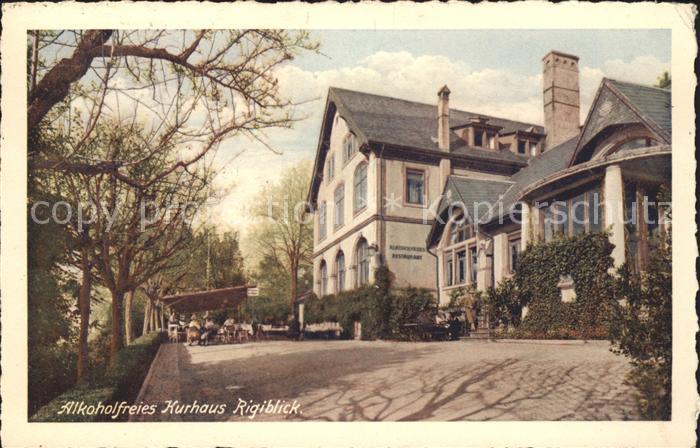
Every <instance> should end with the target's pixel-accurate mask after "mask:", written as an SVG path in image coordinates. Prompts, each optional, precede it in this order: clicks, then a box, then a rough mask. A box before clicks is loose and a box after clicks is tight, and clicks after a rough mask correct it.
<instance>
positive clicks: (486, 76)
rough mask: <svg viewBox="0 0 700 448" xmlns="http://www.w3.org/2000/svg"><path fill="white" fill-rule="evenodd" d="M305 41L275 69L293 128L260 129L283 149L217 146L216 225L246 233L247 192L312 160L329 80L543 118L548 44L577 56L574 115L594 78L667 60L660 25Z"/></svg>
mask: <svg viewBox="0 0 700 448" xmlns="http://www.w3.org/2000/svg"><path fill="white" fill-rule="evenodd" d="M312 38H313V39H315V40H317V41H318V42H319V43H320V54H314V53H309V54H304V55H301V56H299V57H298V58H297V59H295V60H294V61H292V62H291V63H288V64H286V65H284V66H282V67H280V68H279V69H278V70H277V72H276V76H277V78H278V80H279V83H280V90H281V93H282V95H285V96H287V97H289V98H290V99H292V100H294V101H296V102H303V103H304V104H303V105H301V106H299V107H297V108H296V109H295V110H294V113H295V115H296V116H297V117H298V118H300V121H298V122H297V123H295V125H294V126H293V128H292V129H289V130H271V131H268V133H267V135H266V139H267V141H268V143H269V144H270V145H271V146H272V147H273V148H275V149H276V150H278V151H280V152H281V153H282V154H281V155H276V154H274V153H272V152H271V151H269V150H268V149H266V148H264V147H263V146H262V145H260V144H258V143H256V142H250V141H247V140H243V139H232V140H228V141H226V142H225V143H224V144H222V147H221V148H220V150H219V153H218V156H217V163H219V165H220V171H219V174H218V176H217V178H216V179H215V185H216V186H217V187H219V188H222V189H224V190H225V191H226V192H227V193H226V194H225V196H224V197H223V199H222V200H221V201H220V202H219V203H218V204H217V205H215V206H214V207H213V210H212V218H211V219H212V220H213V221H215V223H216V224H217V225H219V226H220V227H221V228H222V229H228V228H230V229H238V230H239V231H241V232H242V233H243V234H244V235H245V233H246V230H247V229H249V228H250V226H251V225H253V222H254V221H253V220H251V218H250V216H249V213H248V212H247V207H248V206H249V204H250V203H251V200H252V198H253V197H255V195H256V193H257V192H259V191H260V189H261V188H262V187H263V186H264V185H265V184H266V183H269V182H275V181H276V180H277V179H279V176H280V174H281V173H282V172H283V171H284V169H285V168H286V167H288V166H289V165H291V164H294V163H297V162H299V161H302V160H306V161H308V163H312V161H313V158H314V156H315V151H316V146H317V141H318V135H319V130H320V126H321V120H322V118H323V117H322V113H323V108H324V105H325V99H326V93H327V90H328V87H330V86H336V87H344V88H349V89H355V90H360V91H365V92H369V93H376V94H381V95H388V96H395V97H398V98H404V99H408V100H414V101H420V102H426V103H434V102H435V101H436V96H437V95H436V94H437V91H438V89H439V88H440V87H441V86H442V85H444V84H447V85H448V86H449V88H450V90H451V92H452V94H451V96H450V107H451V108H456V109H464V110H468V111H473V112H481V113H484V114H490V115H495V116H500V117H503V118H511V119H517V120H522V121H526V122H532V123H537V124H542V121H543V111H542V76H541V71H542V65H541V59H542V57H543V56H544V55H545V54H546V53H547V52H548V51H550V50H552V49H555V50H559V51H563V52H566V53H571V54H575V55H578V56H579V57H580V60H579V71H580V90H581V122H583V120H584V119H585V115H586V113H587V112H588V108H589V106H590V103H591V101H592V99H593V96H594V95H595V91H596V89H597V87H598V85H599V83H600V81H601V79H602V78H603V77H609V78H614V79H619V80H624V81H630V82H637V83H641V84H649V85H651V84H653V83H655V81H656V78H657V76H659V75H660V74H661V73H662V72H663V71H665V70H669V71H670V66H671V33H670V31H668V30H573V31H572V30H553V31H545V30H469V31H462V30H459V31H457V30H455V31H445V30H423V31H393V30H392V31H388V30H332V31H313V32H312ZM238 153H241V154H240V155H239V156H238V157H236V158H235V159H234V160H233V161H231V159H232V158H233V156H234V155H235V154H238Z"/></svg>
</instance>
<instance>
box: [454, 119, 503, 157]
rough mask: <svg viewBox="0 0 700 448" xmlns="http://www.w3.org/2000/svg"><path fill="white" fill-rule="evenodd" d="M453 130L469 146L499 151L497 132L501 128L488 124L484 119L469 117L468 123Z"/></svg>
mask: <svg viewBox="0 0 700 448" xmlns="http://www.w3.org/2000/svg"><path fill="white" fill-rule="evenodd" d="M453 129H454V130H455V131H456V132H457V134H458V135H460V136H461V137H462V139H463V140H464V141H465V142H466V143H467V145H469V146H474V147H476V148H485V149H493V150H496V149H499V143H498V140H499V132H500V131H501V130H502V129H503V127H502V126H496V125H493V124H491V123H489V119H488V118H486V117H471V118H470V119H469V122H468V123H466V124H464V125H461V126H457V127H455V128H453Z"/></svg>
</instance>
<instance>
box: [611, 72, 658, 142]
mask: <svg viewBox="0 0 700 448" xmlns="http://www.w3.org/2000/svg"><path fill="white" fill-rule="evenodd" d="M608 81H609V82H610V83H611V84H612V85H613V86H615V87H616V88H617V89H618V90H619V91H620V92H621V93H622V94H623V95H625V97H627V99H628V100H629V101H630V102H631V103H632V104H634V105H635V106H636V107H637V108H638V109H639V110H640V112H642V113H643V114H644V115H646V116H647V117H648V118H649V119H651V120H652V121H653V122H654V123H656V124H657V125H658V126H659V127H660V128H661V129H663V130H664V131H666V132H668V133H669V135H670V134H671V90H669V89H661V88H659V87H649V86H644V85H640V84H633V83H629V82H624V81H617V80H614V79H608Z"/></svg>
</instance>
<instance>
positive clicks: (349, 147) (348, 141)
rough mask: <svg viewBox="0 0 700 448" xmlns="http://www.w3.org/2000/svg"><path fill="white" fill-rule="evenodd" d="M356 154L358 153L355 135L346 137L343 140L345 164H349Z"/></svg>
mask: <svg viewBox="0 0 700 448" xmlns="http://www.w3.org/2000/svg"><path fill="white" fill-rule="evenodd" d="M355 152H357V143H356V141H355V135H354V134H352V133H351V134H348V135H346V136H345V139H344V140H343V163H347V162H348V160H350V159H352V157H353V156H354V155H355Z"/></svg>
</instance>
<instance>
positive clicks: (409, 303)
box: [389, 287, 436, 340]
mask: <svg viewBox="0 0 700 448" xmlns="http://www.w3.org/2000/svg"><path fill="white" fill-rule="evenodd" d="M392 299H393V300H392V313H391V319H390V321H389V324H390V332H391V335H392V336H393V337H394V338H396V339H400V340H406V339H410V338H411V337H412V336H413V333H411V332H409V331H407V330H406V328H405V327H404V325H405V324H408V323H414V322H417V321H419V320H420V319H421V317H422V316H425V315H426V314H432V313H433V312H434V311H435V307H436V303H435V297H434V296H433V294H431V293H430V291H428V290H427V289H423V288H413V287H408V288H402V289H396V290H394V292H393V295H392Z"/></svg>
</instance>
